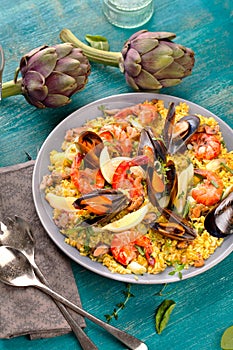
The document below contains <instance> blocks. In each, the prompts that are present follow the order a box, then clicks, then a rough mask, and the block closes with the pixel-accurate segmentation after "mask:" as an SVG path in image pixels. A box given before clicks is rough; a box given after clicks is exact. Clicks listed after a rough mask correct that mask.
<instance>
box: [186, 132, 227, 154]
mask: <svg viewBox="0 0 233 350" xmlns="http://www.w3.org/2000/svg"><path fill="white" fill-rule="evenodd" d="M191 144H192V145H193V147H194V152H195V156H196V157H197V158H198V159H207V160H211V159H213V158H216V157H217V156H218V155H219V153H220V150H221V144H220V142H219V140H218V139H217V137H216V136H215V135H210V134H206V133H204V132H200V133H196V134H194V135H193V137H192V138H191Z"/></svg>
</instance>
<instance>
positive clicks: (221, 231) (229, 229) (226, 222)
mask: <svg viewBox="0 0 233 350" xmlns="http://www.w3.org/2000/svg"><path fill="white" fill-rule="evenodd" d="M204 226H205V229H206V230H207V231H208V232H209V234H210V235H211V236H214V237H217V238H225V237H227V236H229V235H231V234H233V192H231V193H230V194H229V195H228V196H227V197H226V198H225V199H224V200H223V201H222V202H221V203H220V204H218V205H217V206H216V207H214V208H213V209H212V210H211V211H210V212H209V213H208V214H207V215H206V217H205V221H204Z"/></svg>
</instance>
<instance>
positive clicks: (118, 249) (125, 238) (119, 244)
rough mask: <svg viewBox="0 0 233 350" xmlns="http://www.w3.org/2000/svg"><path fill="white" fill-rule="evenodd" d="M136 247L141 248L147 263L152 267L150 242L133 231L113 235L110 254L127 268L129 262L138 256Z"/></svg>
mask: <svg viewBox="0 0 233 350" xmlns="http://www.w3.org/2000/svg"><path fill="white" fill-rule="evenodd" d="M137 246H138V247H141V248H143V250H144V254H145V257H146V259H147V261H148V263H149V264H150V265H153V264H154V259H153V258H152V257H151V253H152V243H151V240H150V239H149V238H148V237H146V236H142V234H141V233H140V232H138V231H135V230H129V231H125V232H121V233H117V234H115V235H114V237H113V240H112V242H111V252H112V255H113V257H114V259H115V260H116V261H118V262H119V263H120V264H122V265H125V266H127V265H128V264H129V263H130V261H132V260H134V259H136V258H137V256H138V254H139V251H138V249H137Z"/></svg>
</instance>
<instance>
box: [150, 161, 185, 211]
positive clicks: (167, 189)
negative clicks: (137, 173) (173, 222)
mask: <svg viewBox="0 0 233 350" xmlns="http://www.w3.org/2000/svg"><path fill="white" fill-rule="evenodd" d="M156 165H157V166H156ZM146 182H147V187H148V197H149V200H150V202H151V203H152V204H153V205H154V206H155V207H157V206H158V205H159V206H160V207H161V208H167V207H168V208H169V207H170V206H171V205H172V204H173V202H174V199H175V198H176V195H177V191H178V182H177V174H176V168H175V164H174V162H173V161H172V160H169V161H168V162H167V163H166V164H163V165H161V164H160V168H159V166H158V164H154V166H148V168H147V177H146Z"/></svg>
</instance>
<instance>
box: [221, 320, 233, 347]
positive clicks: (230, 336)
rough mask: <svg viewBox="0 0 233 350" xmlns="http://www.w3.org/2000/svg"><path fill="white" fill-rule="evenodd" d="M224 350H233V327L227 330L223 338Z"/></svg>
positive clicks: (222, 345)
mask: <svg viewBox="0 0 233 350" xmlns="http://www.w3.org/2000/svg"><path fill="white" fill-rule="evenodd" d="M221 348H222V349H223V350H233V326H231V327H229V328H227V329H226V330H225V332H224V333H223V335H222V338H221Z"/></svg>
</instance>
